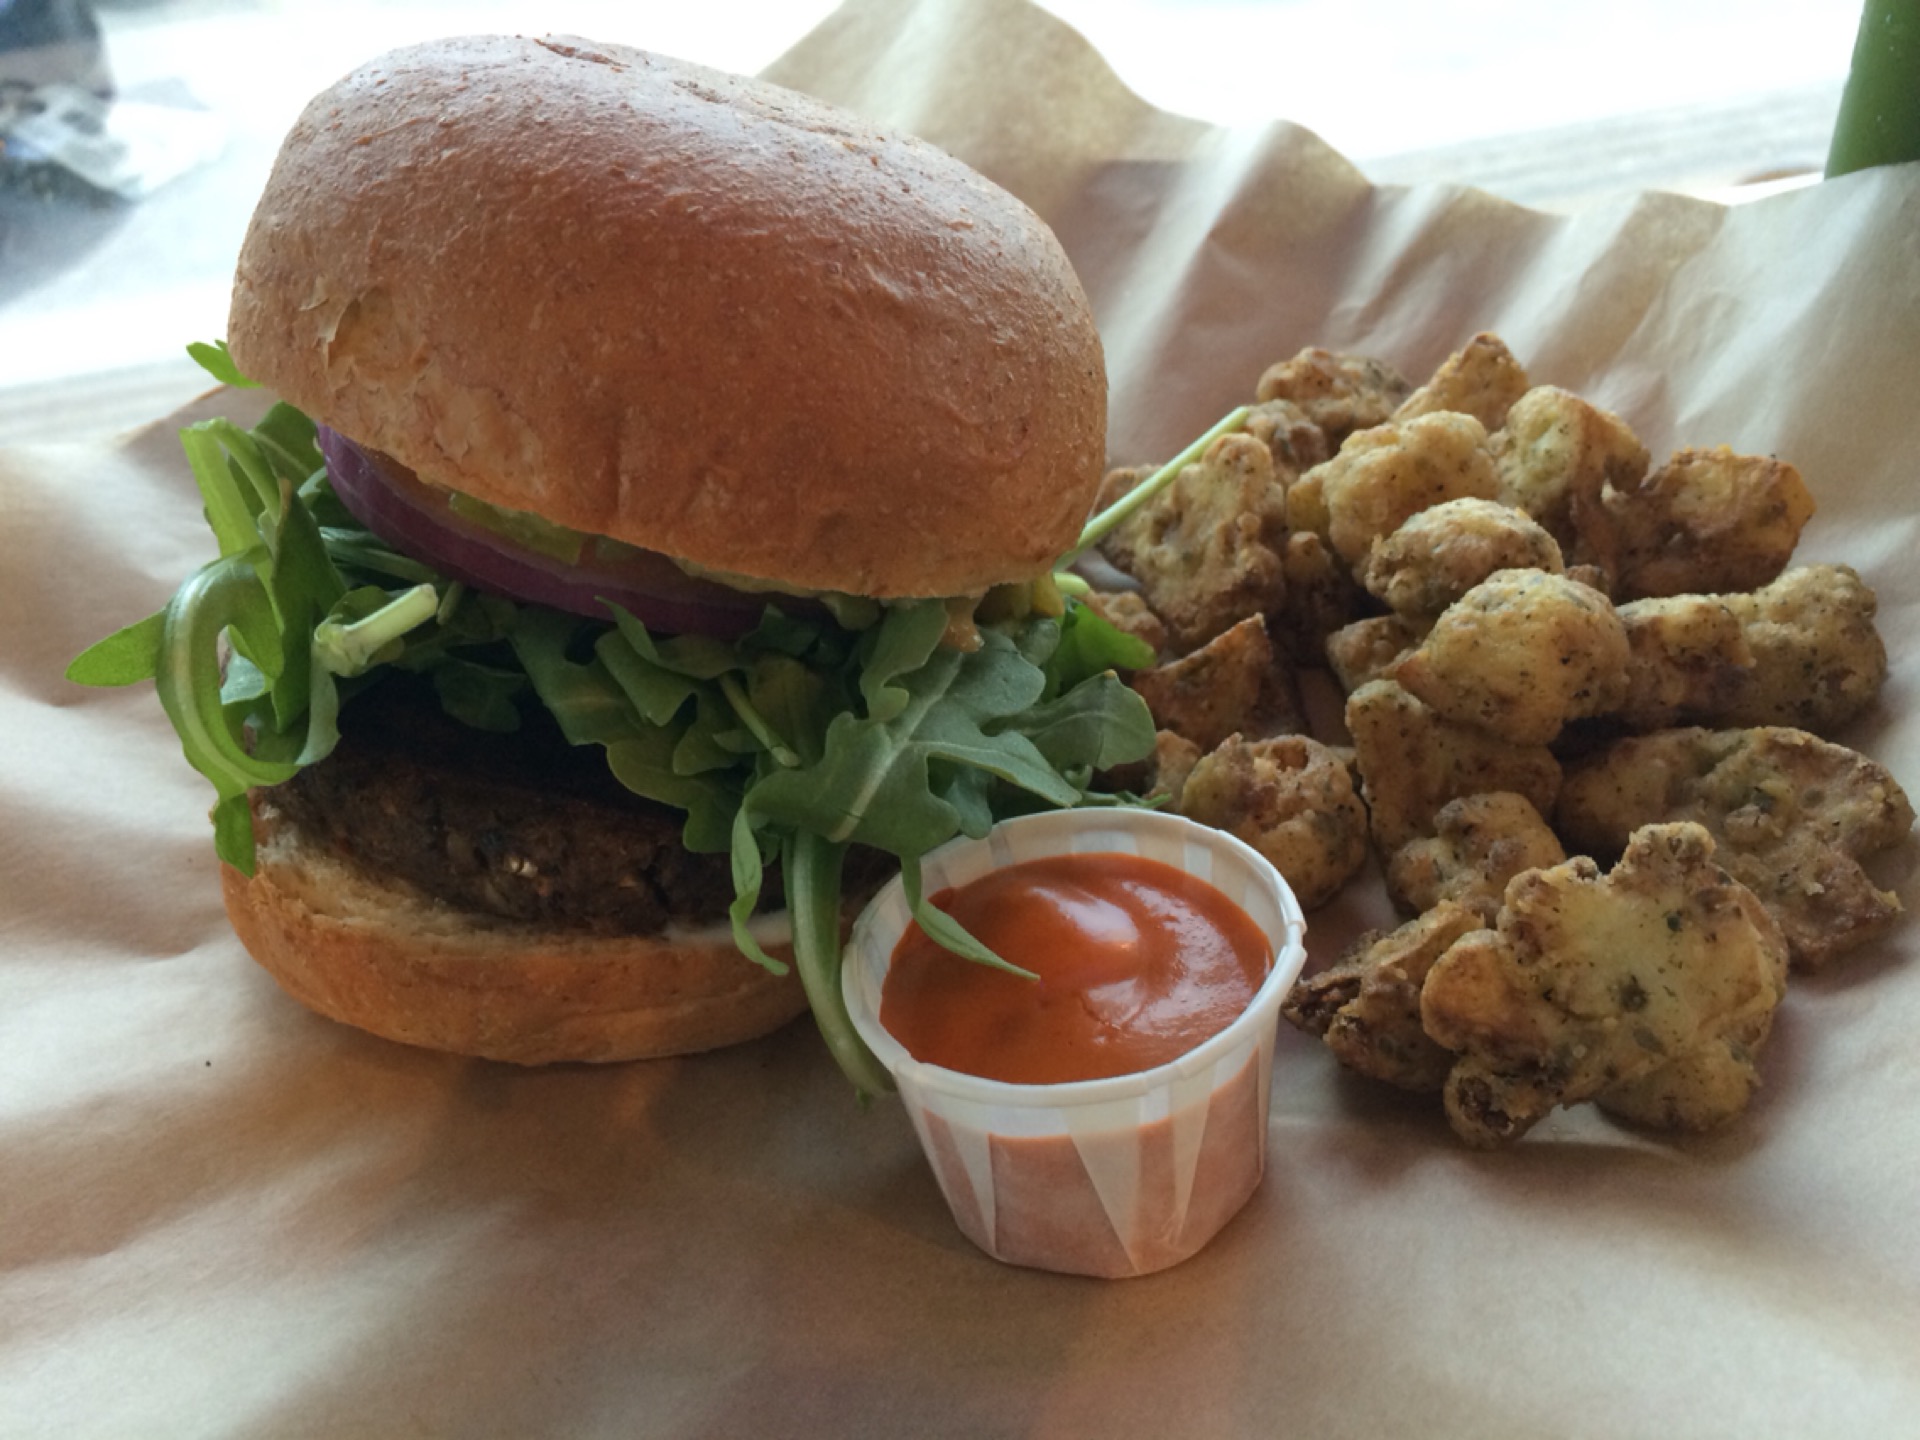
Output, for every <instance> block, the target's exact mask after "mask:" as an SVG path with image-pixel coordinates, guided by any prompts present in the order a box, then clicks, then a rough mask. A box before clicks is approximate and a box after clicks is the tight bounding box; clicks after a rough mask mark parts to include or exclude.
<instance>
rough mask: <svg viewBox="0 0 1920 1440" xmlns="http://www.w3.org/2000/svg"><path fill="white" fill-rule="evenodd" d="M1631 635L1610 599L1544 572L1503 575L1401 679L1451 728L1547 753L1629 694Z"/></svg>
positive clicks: (1465, 605)
mask: <svg viewBox="0 0 1920 1440" xmlns="http://www.w3.org/2000/svg"><path fill="white" fill-rule="evenodd" d="M1627 659H1628V649H1627V633H1626V627H1625V626H1623V625H1622V624H1621V623H1620V617H1619V616H1618V615H1617V614H1615V613H1614V609H1613V605H1612V603H1611V602H1609V601H1608V599H1607V597H1606V596H1604V595H1602V594H1600V592H1599V591H1597V590H1594V589H1592V588H1591V587H1589V586H1586V585H1582V584H1581V583H1580V582H1579V581H1577V580H1569V579H1568V578H1567V577H1566V576H1564V575H1552V574H1548V573H1547V572H1546V571H1543V570H1500V571H1496V572H1495V573H1494V574H1493V575H1491V576H1489V577H1488V578H1487V579H1486V580H1484V581H1482V582H1481V583H1480V584H1478V585H1476V586H1474V587H1473V589H1471V590H1469V591H1468V592H1467V593H1466V594H1465V595H1464V596H1462V597H1461V599H1460V600H1459V601H1458V602H1457V603H1456V604H1454V605H1453V606H1451V607H1450V608H1449V609H1448V610H1447V611H1446V613H1444V614H1443V615H1441V617H1440V618H1439V619H1438V620H1436V621H1434V622H1433V628H1432V629H1431V630H1429V631H1428V632H1427V637H1426V639H1425V640H1423V641H1421V643H1420V647H1419V648H1418V649H1417V650H1415V651H1414V652H1413V653H1412V654H1410V655H1407V656H1405V657H1403V658H1402V659H1400V660H1398V661H1396V662H1395V663H1394V666H1393V671H1392V674H1393V678H1394V679H1396V680H1398V681H1399V682H1400V684H1402V685H1403V686H1405V687H1406V688H1407V689H1408V690H1409V691H1411V692H1412V693H1413V694H1414V695H1417V696H1418V697H1419V698H1420V699H1422V700H1424V701H1425V702H1426V703H1427V704H1429V705H1431V706H1432V707H1433V708H1434V709H1435V710H1437V711H1439V712H1440V713H1441V714H1442V715H1444V716H1445V717H1446V718H1447V719H1449V720H1456V721H1458V722H1460V723H1461V724H1463V725H1472V726H1474V727H1476V728H1478V729H1481V730H1484V731H1487V732H1488V733H1489V734H1493V735H1498V736H1501V737H1503V738H1504V739H1507V740H1510V741H1512V742H1513V743H1515V744H1517V745H1545V744H1547V743H1548V742H1550V741H1551V740H1553V738H1554V737H1555V736H1557V735H1558V734H1559V733H1560V731H1561V730H1562V729H1563V728H1564V727H1565V725H1566V723H1567V722H1568V721H1569V720H1577V719H1580V718H1582V717H1584V716H1589V715H1605V714H1607V713H1608V712H1609V711H1612V710H1615V709H1618V708H1619V705H1620V702H1621V701H1622V700H1623V699H1624V698H1625V697H1626V693H1627Z"/></svg>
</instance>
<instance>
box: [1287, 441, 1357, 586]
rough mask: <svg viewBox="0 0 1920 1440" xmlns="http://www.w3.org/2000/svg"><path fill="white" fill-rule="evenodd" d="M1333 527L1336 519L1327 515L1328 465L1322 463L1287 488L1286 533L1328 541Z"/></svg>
mask: <svg viewBox="0 0 1920 1440" xmlns="http://www.w3.org/2000/svg"><path fill="white" fill-rule="evenodd" d="M1332 528H1333V517H1332V516H1331V515H1329V514H1328V513H1327V486H1326V462H1325V461H1324V460H1323V461H1322V462H1321V463H1320V464H1318V465H1316V466H1314V467H1313V468H1312V469H1311V470H1309V471H1307V473H1306V474H1304V475H1302V476H1300V478H1299V479H1297V480H1295V481H1293V482H1292V483H1291V484H1290V485H1288V486H1287V533H1288V534H1289V535H1312V536H1315V537H1316V538H1318V539H1321V540H1325V539H1326V538H1327V532H1328V531H1329V530H1331V529H1332ZM1341 563H1342V564H1345V562H1344V561H1342V562H1341Z"/></svg>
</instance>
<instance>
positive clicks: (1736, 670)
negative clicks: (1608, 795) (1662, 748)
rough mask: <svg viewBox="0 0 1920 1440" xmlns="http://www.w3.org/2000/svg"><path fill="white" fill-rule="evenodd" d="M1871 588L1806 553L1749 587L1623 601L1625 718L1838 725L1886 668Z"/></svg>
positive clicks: (1660, 723) (1658, 723) (1824, 728)
mask: <svg viewBox="0 0 1920 1440" xmlns="http://www.w3.org/2000/svg"><path fill="white" fill-rule="evenodd" d="M1876 608H1877V601H1876V599H1875V596H1874V593H1873V590H1872V589H1871V588H1870V587H1869V586H1868V585H1867V584H1866V583H1865V582H1863V581H1862V580H1861V579H1860V577H1859V575H1858V574H1856V573H1855V572H1854V571H1853V570H1851V569H1849V568H1848V567H1847V566H1844V565H1805V566H1798V567H1796V568H1794V569H1791V570H1788V571H1786V572H1785V573H1783V574H1782V575H1781V576H1780V578H1779V579H1777V580H1775V581H1774V582H1773V583H1772V584H1770V585H1766V586H1763V587H1762V588H1761V589H1759V590H1756V591H1754V592H1752V593H1751V594H1739V595H1670V596H1663V597H1660V598H1658V599H1653V600H1633V601H1629V602H1628V603H1627V604H1625V605H1622V606H1620V607H1619V611H1620V619H1621V622H1622V623H1623V624H1625V625H1626V627H1627V641H1628V644H1629V645H1630V646H1631V647H1632V650H1633V666H1632V671H1631V676H1630V679H1629V683H1628V687H1627V698H1626V700H1625V702H1623V703H1622V705H1621V707H1620V712H1619V718H1620V721H1621V723H1622V724H1624V725H1625V726H1626V727H1627V728H1628V729H1631V730H1641V731H1645V730H1658V729H1664V728H1666V727H1669V726H1673V725H1683V724H1698V725H1720V726H1756V725H1791V726H1796V727H1798V728H1799V729H1802V730H1811V731H1813V732H1815V733H1817V734H1830V733H1832V732H1833V731H1834V730H1836V729H1838V728H1839V727H1840V726H1842V725H1845V724H1846V723H1847V722H1848V721H1850V720H1852V719H1854V718H1855V717H1857V716H1858V715H1860V714H1861V713H1862V712H1864V711H1865V710H1867V709H1868V708H1869V707H1870V706H1871V705H1872V704H1873V702H1874V700H1875V699H1876V697H1877V696H1878V695H1879V693H1880V687H1881V685H1882V684H1883V683H1884V682H1885V680H1886V676H1887V648H1886V644H1885V642H1883V641H1882V639H1881V638H1880V632H1879V630H1878V629H1876V628H1875V626H1874V612H1875V610H1876Z"/></svg>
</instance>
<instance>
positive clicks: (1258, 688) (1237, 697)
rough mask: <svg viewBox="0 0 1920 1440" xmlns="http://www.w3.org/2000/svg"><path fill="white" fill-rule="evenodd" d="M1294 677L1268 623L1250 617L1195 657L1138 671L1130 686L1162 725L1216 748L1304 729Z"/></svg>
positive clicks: (1195, 654) (1203, 646)
mask: <svg viewBox="0 0 1920 1440" xmlns="http://www.w3.org/2000/svg"><path fill="white" fill-rule="evenodd" d="M1289 678H1290V677H1289V675H1288V674H1287V673H1285V672H1284V671H1283V669H1282V667H1281V665H1280V664H1279V662H1278V660H1277V657H1276V656H1275V655H1274V652H1273V644H1272V642H1271V641H1269V640H1268V639H1267V624H1266V621H1265V620H1263V619H1262V618H1261V617H1260V616H1258V615H1250V616H1248V617H1247V618H1246V619H1245V620H1242V621H1241V622H1240V623H1239V624H1238V625H1235V626H1234V627H1233V628H1232V629H1230V630H1227V631H1225V632H1224V633H1222V634H1220V635H1216V636H1215V637H1214V638H1213V639H1211V640H1209V641H1208V642H1207V643H1206V644H1205V645H1202V646H1201V647H1200V648H1199V649H1198V650H1195V651H1194V652H1193V653H1192V654H1190V655H1184V656H1182V657H1181V658H1180V659H1178V660H1170V661H1168V662H1167V663H1166V664H1164V665H1156V666H1154V668H1153V669H1151V670H1140V671H1137V672H1135V674H1134V676H1133V678H1132V679H1131V680H1130V681H1129V682H1128V683H1129V684H1131V685H1132V686H1133V688H1134V689H1135V690H1137V691H1138V692H1139V693H1140V698H1141V699H1143V700H1145V701H1146V702H1147V709H1148V711H1149V712H1150V713H1151V714H1152V715H1153V723H1154V724H1155V725H1156V726H1158V727H1159V728H1160V729H1162V730H1172V731H1174V732H1175V733H1176V734H1180V735H1184V736H1186V738H1187V739H1189V740H1191V741H1193V742H1194V743H1195V744H1196V745H1198V746H1199V747H1200V748H1201V749H1202V750H1211V749H1213V748H1214V747H1215V746H1216V745H1219V744H1221V743H1223V742H1224V741H1225V740H1226V739H1227V737H1228V736H1230V735H1235V734H1246V735H1264V734H1277V733H1279V732H1280V731H1282V730H1298V729H1299V728H1300V715H1299V706H1298V704H1297V703H1295V702H1293V700H1292V697H1291V695H1290V694H1289V690H1288V684H1287V681H1288V679H1289Z"/></svg>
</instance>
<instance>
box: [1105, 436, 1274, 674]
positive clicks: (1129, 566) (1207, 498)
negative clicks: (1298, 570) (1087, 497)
mask: <svg viewBox="0 0 1920 1440" xmlns="http://www.w3.org/2000/svg"><path fill="white" fill-rule="evenodd" d="M1285 507H1286V496H1285V492H1284V491H1283V490H1282V488H1281V486H1280V485H1279V484H1278V483H1277V481H1276V480H1275V478H1274V472H1273V457H1272V456H1271V455H1270V454H1268V452H1267V447H1266V446H1264V445H1262V444H1261V443H1260V442H1259V441H1258V440H1255V439H1254V438H1253V437H1252V436H1250V435H1243V434H1240V433H1237V432H1236V433H1233V434H1228V435H1222V436H1221V437H1220V438H1219V439H1218V440H1216V441H1214V442H1213V444H1212V445H1210V446H1208V447H1207V451H1206V454H1205V455H1203V456H1202V457H1201V458H1200V459H1199V460H1198V461H1197V462H1195V463H1194V464H1192V465H1188V466H1186V467H1185V468H1184V469H1183V470H1181V472H1180V474H1179V476H1178V477H1177V478H1176V479H1175V480H1174V481H1173V483H1172V484H1170V485H1168V486H1167V488H1166V489H1164V490H1162V491H1161V492H1160V493H1159V494H1158V495H1156V496H1154V497H1153V498H1152V499H1151V500H1149V501H1147V502H1146V504H1145V505H1144V506H1142V507H1141V509H1140V510H1139V511H1137V512H1136V513H1134V514H1133V515H1131V516H1129V517H1128V518H1127V519H1126V520H1125V521H1123V522H1122V523H1121V524H1120V525H1118V526H1116V527H1115V528H1114V529H1113V531H1112V532H1111V533H1109V534H1108V535H1107V537H1106V539H1105V540H1104V541H1102V542H1101V546H1100V549H1101V553H1102V554H1104V555H1105V556H1106V557H1107V559H1109V560H1110V561H1112V562H1113V564H1114V565H1116V566H1117V567H1119V568H1120V569H1121V570H1122V571H1124V572H1125V573H1127V574H1128V575H1131V576H1132V577H1133V578H1134V579H1135V580H1137V581H1139V582H1140V588H1141V592H1142V595H1143V597H1144V598H1145V600H1146V602H1147V604H1148V605H1150V606H1151V607H1152V608H1153V612H1154V613H1155V614H1156V615H1158V616H1159V617H1160V618H1161V619H1162V620H1163V621H1164V622H1165V623H1166V626H1167V632H1168V634H1169V636H1170V637H1171V648H1172V649H1173V650H1174V651H1175V652H1176V653H1178V654H1185V653H1186V652H1187V651H1189V650H1193V649H1197V648H1198V647H1199V646H1201V645H1204V644H1206V643H1207V641H1209V640H1211V639H1213V637H1214V636H1216V635H1218V634H1220V633H1221V632H1223V631H1225V630H1227V629H1229V628H1231V627H1232V626H1233V625H1234V624H1235V623H1237V622H1238V621H1240V620H1242V619H1244V618H1245V617H1246V616H1248V615H1258V614H1264V613H1266V612H1267V611H1270V610H1277V609H1278V608H1279V607H1280V603H1281V601H1282V600H1284V599H1285V598H1286V575H1285V571H1284V569H1283V567H1282V565H1281V559H1280V552H1281V551H1282V550H1283V549H1284V548H1285V545H1286V535H1287V530H1286V508H1285Z"/></svg>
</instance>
